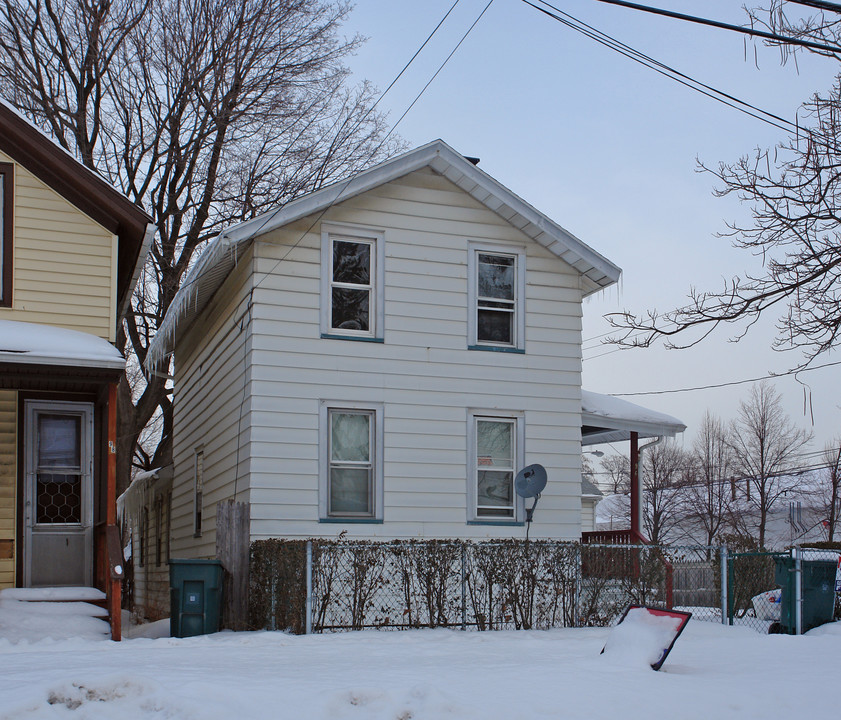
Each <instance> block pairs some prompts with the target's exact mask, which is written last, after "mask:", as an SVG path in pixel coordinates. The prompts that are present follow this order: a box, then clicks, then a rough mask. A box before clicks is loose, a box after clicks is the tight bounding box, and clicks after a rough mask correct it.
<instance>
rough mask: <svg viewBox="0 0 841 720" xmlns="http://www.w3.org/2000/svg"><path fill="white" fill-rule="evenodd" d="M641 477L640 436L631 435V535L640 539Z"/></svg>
mask: <svg viewBox="0 0 841 720" xmlns="http://www.w3.org/2000/svg"><path fill="white" fill-rule="evenodd" d="M640 478H641V476H640V449H639V434H638V433H635V432H632V433H631V535H633V536H635V537H640V536H641V535H642V527H640V526H641V522H640V518H641V517H642V513H641V512H640V510H641V504H640V503H641V502H642V482H641V479H640Z"/></svg>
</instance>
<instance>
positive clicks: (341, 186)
mask: <svg viewBox="0 0 841 720" xmlns="http://www.w3.org/2000/svg"><path fill="white" fill-rule="evenodd" d="M493 1H494V0H489V2H488V4H487V5H486V6H485V7H484V9H483V10H482V12H481V13H479V15H478V17H477V18H476V20H474V22H473V24H472V25H471V26H470V27H469V28H468V29H467V31H466V32H465V33H464V35H462V37H461V39H460V40H459V41H458V43H457V44H456V46H455V48H453V50H452V52H450V54H449V55H448V56H447V58H446V59H445V60H444V61H443V62H442V63H441V64H440V65H439V67H438V69H437V70H436V71H435V74H434V75H433V76H432V78H431V79H430V80H429V82H427V83H426V85H424V87H423V89H422V90H421V91H420V92H419V93H418V94H417V95H416V96H415V98H414V100H412V102H411V104H410V105H409V107H408V108H407V109H406V111H405V112H404V113H403V114H402V115H401V116H400V118H399V119H398V120H397V122H395V123H394V125H392V127H391V129H390V130H389V131H388V133H387V134H386V135H385V136H384V137H383V138H382V140H380V142H379V143H378V145H377V146H376V147H375V148H374V149H373V150H372V151H371V152H370V153H369V157H373V155H375V154H376V153H377V151H378V150H379V149H380V148H381V147H382V146H383V145H384V144H385V142H386V141H387V140H388V138H389V137H391V135H392V134H393V133H394V131H395V130H396V129H397V126H398V125H399V124H400V122H401V121H402V120H403V119H404V118H405V117H406V114H407V113H408V112H409V110H410V109H411V108H412V107H413V106H414V105H415V104H416V103H417V102H418V100H419V99H420V97H421V96H422V95H423V94H424V92H425V91H426V89H427V88H428V87H429V85H430V84H431V83H432V80H434V79H435V78H436V77H437V76H438V74H439V73H440V72H441V70H443V68H444V66H445V65H446V64H447V63H448V62H449V60H450V58H452V56H453V55H454V54H455V52H456V50H458V48H459V47H460V46H461V44H462V43H463V42H464V40H465V39H466V38H467V36H468V35H469V34H470V33H471V31H472V30H473V28H474V27H476V25H477V24H478V22H479V20H481V19H482V17H483V16H484V14H485V13H486V12H487V10H488V8H490V6H491V5H492V4H493ZM459 2H461V0H455V2H453V4H452V5H451V6H450V8H449V10H447V12H446V13H445V14H444V16H443V17H442V18H441V20H440V21H439V22H438V24H437V25H436V26H435V28H433V30H432V32H430V33H429V35H428V36H427V38H426V39H425V40H424V41H423V43H422V44H421V46H420V47H419V48H418V49H417V51H415V53H414V54H413V55H412V57H411V58H410V59H409V61H408V62H407V63H406V64H405V65H404V66H403V68H402V69H401V70H400V72H399V73H398V74H397V76H396V77H395V78H394V80H392V81H391V82H390V83H389V85H388V87H387V88H386V89H385V90H384V91H383V92H382V94H381V95H380V96H379V98H378V99H377V100H376V102H375V103H374V104H373V105H372V106H371V108H369V110H368V111H367V112H366V113H365V114H364V115H363V116H362V117H361V118H360V119H359V120H357V122H356V123H355V125H354V126H353V128H352V129H351V132H353V131H354V130H355V129H356V128H357V127H359V125H360V124H361V123H362V122H364V120H365V118H367V117H368V116H369V115H370V114H371V112H373V110H374V108H376V107H377V105H378V104H379V103H380V101H381V100H382V99H383V98H384V97H385V95H386V93H387V92H388V91H389V90H391V89H392V88H393V87H394V85H395V84H396V83H397V81H398V80H399V79H400V77H401V76H402V75H403V74H404V73H405V72H406V70H407V69H408V68H409V66H410V65H411V64H412V63H413V62H414V61H415V59H416V58H417V57H418V55H419V54H420V53H421V51H422V50H423V49H424V48H425V47H426V45H427V44H428V43H429V41H430V40H431V39H432V38H433V36H434V35H435V34H436V33H437V32H438V30H439V29H440V28H441V26H442V25H443V24H444V22H445V21H446V20H447V18H448V17H449V16H450V14H451V13H452V11H453V10H454V9H455V8H456V6H457V5H458V4H459ZM363 142H364V139H363V140H361V141H360V142H359V143H358V144H357V146H356V147H355V148H354V152H355V151H356V150H358V149H359V148H360V147H361V145H362V143H363ZM354 177H355V173H352V174H351V175H350V176H349V177H348V178H347V179H346V180H344V181H343V182H340V183H339V188H338V191H337V192H336V195H335V196H334V198H333V199H332V200H331V201H330V202H329V203H328V205H327V207H325V208H324V209H323V210H322V211H321V212H320V213H319V214H318V216H317V217H316V218H315V220H314V221H313V222H312V224H311V225H310V226H309V227H308V228H307V229H306V230H305V231H304V232H303V233H302V234H301V236H300V237H299V238H298V239H297V240H296V241H295V243H293V244H292V246H290V247H289V249H288V250H287V252H286V253H285V254H284V255H283V256H282V257H281V258H280V259H278V260H277V262H276V263H275V264H274V266H273V267H272V268H271V269H270V270H269V271H268V272H267V273H266V274H265V275H264V276H263V277H262V278H261V279H260V281H259V282H258V283H257V284H256V285H255V288H254V289H256V288H257V287H259V286H260V285H261V284H262V282H263V280H265V279H266V278H267V277H269V275H271V274H272V273H273V272H274V271H275V270H276V269H277V267H278V266H279V265H280V264H281V263H282V262H283V261H284V260H286V258H287V257H289V254H290V253H291V252H292V251H293V250H295V248H297V247H298V246H299V245H300V244H301V242H302V241H303V239H304V238H305V237H306V235H307V234H308V233H309V232H310V230H312V228H313V227H314V226H315V224H316V223H317V222H318V221H319V220H320V219H321V217H323V215H324V213H326V212H327V210H329V209H330V208H331V207H332V206H333V204H334V203H335V202H336V199H337V198H338V197H340V196H341V194H342V193H343V192H344V190H345V188H347V186H348V185H349V184H350V182H351V181H352V180H353V178H354ZM285 205H286V203H283V204H282V205H280V206H279V207H278V208H276V209H275V210H273V211H272V212H269V213H266V217H265V218H264V220H263V222H262V223H260V225H259V226H258V227H257V228H255V229H254V230H253V231H251V233H250V234H249V235H248V237H247V238H245V239H244V240H243V241H247V240H250V239H252V238H254V237H255V236H257V235H258V234H259V233H260V231H261V230H262V229H263V228H264V227H265V226H266V225H267V224H268V223H270V222H271V221H272V220H273V219H274V218H275V217H276V216H277V214H278V213H279V212H280V211H281V210H282V209H283V208H284V207H285ZM224 234H225V233H224V231H222V232H221V233H220V234H219V235H218V236H217V237H219V236H222V235H224ZM243 241H240V242H243ZM210 271H211V268H207V269H206V270H205V272H204V273H198V274H197V275H196V276H195V277H192V278H189V280H187V281H185V282H184V283H182V285H181V287H180V288H179V292H180V290H181V289H186V288H188V287H190V286H191V285H194V284H195V283H197V282H198V281H199V280H201V278H202V277H204V275H205V274H207V273H208V272H210Z"/></svg>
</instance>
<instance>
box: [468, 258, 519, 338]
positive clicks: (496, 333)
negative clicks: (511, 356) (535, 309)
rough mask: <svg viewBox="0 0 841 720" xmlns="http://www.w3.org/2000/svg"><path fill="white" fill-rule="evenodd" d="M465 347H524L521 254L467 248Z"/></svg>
mask: <svg viewBox="0 0 841 720" xmlns="http://www.w3.org/2000/svg"><path fill="white" fill-rule="evenodd" d="M469 252H470V255H469V256H468V273H469V277H470V317H469V321H468V328H469V334H470V338H469V346H470V348H471V349H474V350H509V351H513V352H517V351H520V352H522V351H523V350H524V349H525V342H524V340H525V314H524V312H523V308H524V305H525V254H524V253H523V252H522V251H521V250H510V251H509V250H505V252H500V251H499V250H498V249H495V248H485V247H482V248H480V247H476V246H471V247H470V250H469Z"/></svg>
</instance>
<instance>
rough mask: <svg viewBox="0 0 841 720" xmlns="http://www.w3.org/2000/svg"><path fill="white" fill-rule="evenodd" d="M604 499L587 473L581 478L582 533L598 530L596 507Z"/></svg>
mask: <svg viewBox="0 0 841 720" xmlns="http://www.w3.org/2000/svg"><path fill="white" fill-rule="evenodd" d="M603 497H604V493H603V492H602V491H601V490H599V488H598V487H597V486H596V484H595V483H594V482H593V479H592V478H591V477H588V476H587V474H586V473H585V474H584V475H582V477H581V532H582V534H583V533H588V532H593V531H594V530H595V529H596V505H598V504H599V501H600V500H601V499H602V498H603Z"/></svg>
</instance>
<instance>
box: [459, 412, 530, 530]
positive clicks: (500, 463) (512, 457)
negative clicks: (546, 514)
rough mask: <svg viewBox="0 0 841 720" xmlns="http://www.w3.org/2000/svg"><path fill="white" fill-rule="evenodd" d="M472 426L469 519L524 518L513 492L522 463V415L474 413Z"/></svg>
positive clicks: (503, 519) (520, 503) (500, 519)
mask: <svg viewBox="0 0 841 720" xmlns="http://www.w3.org/2000/svg"><path fill="white" fill-rule="evenodd" d="M469 428H470V433H469V434H470V437H469V442H470V460H469V472H470V488H469V492H468V495H469V497H470V503H471V512H470V516H471V517H470V519H472V520H474V521H480V522H481V521H486V522H487V521H491V522H493V521H502V522H515V521H518V520H521V519H522V515H523V513H522V510H521V508H522V500H521V499H520V498H519V497H518V496H517V495H516V494H515V492H514V477H515V475H516V474H517V470H518V469H519V468H520V467H522V466H523V421H522V418H521V417H517V416H515V417H511V416H503V415H497V414H487V415H485V414H479V413H474V414H471V416H470V425H469Z"/></svg>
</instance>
